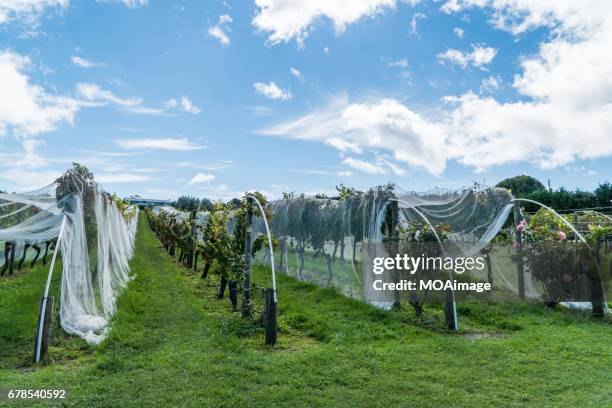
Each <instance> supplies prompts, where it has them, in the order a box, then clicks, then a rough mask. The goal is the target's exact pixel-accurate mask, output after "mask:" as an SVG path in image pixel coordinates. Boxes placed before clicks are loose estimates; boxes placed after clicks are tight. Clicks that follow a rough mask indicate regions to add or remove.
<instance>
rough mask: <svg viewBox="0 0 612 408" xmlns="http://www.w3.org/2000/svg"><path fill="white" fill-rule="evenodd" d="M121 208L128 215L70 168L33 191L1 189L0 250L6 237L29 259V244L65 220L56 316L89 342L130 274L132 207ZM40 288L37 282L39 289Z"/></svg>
mask: <svg viewBox="0 0 612 408" xmlns="http://www.w3.org/2000/svg"><path fill="white" fill-rule="evenodd" d="M126 213H129V214H130V216H129V217H127V219H126V217H124V216H123V215H122V214H121V212H120V210H119V208H118V207H117V205H116V203H115V202H114V201H113V199H112V198H111V196H110V195H109V194H108V193H106V192H104V191H103V190H102V189H101V187H100V186H99V185H98V184H96V183H95V182H94V181H93V180H92V179H83V177H81V176H80V175H79V174H78V173H76V172H74V171H68V172H67V173H65V174H64V175H63V176H62V177H60V178H59V179H58V180H56V182H55V183H53V184H51V185H49V186H47V187H45V188H42V189H39V190H36V191H33V192H28V193H12V194H4V193H3V194H0V250H3V248H5V245H4V244H5V242H10V243H13V244H14V245H15V248H16V250H15V252H17V256H22V257H23V258H24V259H25V258H28V259H29V258H30V257H31V256H32V255H29V254H28V253H27V247H28V244H29V245H37V246H38V245H41V244H43V243H46V244H47V246H49V242H50V241H54V242H56V240H57V239H58V235H59V233H60V229H61V225H62V222H64V223H65V226H64V229H63V235H62V237H61V238H60V249H61V260H62V276H61V285H60V322H61V325H62V327H63V329H64V330H65V331H66V332H67V333H70V334H74V335H78V336H80V337H82V338H83V339H85V340H86V341H87V342H88V343H90V344H98V343H100V342H101V341H102V340H104V338H105V337H106V335H107V333H108V326H109V321H110V318H111V317H112V315H113V314H114V312H115V304H116V299H117V296H118V294H119V293H120V292H121V290H122V289H123V288H125V287H126V286H127V283H128V281H129V279H130V275H129V260H130V258H131V257H132V255H133V251H134V238H135V234H136V223H137V209H135V208H134V209H128V211H127V212H126ZM24 248H25V249H26V252H24ZM22 252H23V254H22ZM3 255H6V254H3ZM1 258H2V259H5V258H6V256H2V257H1ZM43 290H44V282H41V295H42V292H43Z"/></svg>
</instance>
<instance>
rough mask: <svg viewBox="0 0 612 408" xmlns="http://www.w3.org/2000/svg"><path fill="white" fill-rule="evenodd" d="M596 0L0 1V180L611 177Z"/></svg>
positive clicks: (313, 184) (146, 184)
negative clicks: (74, 173)
mask: <svg viewBox="0 0 612 408" xmlns="http://www.w3.org/2000/svg"><path fill="white" fill-rule="evenodd" d="M611 49H612V7H610V3H609V2H607V1H601V0H584V1H580V2H577V1H572V0H539V1H537V2H536V1H530V0H489V1H487V0H450V1H447V0H444V1H435V0H431V1H426V0H421V1H418V0H412V1H407V0H333V1H332V0H254V1H250V0H249V1H247V0H241V1H237V0H226V1H206V2H203V1H199V0H193V1H176V2H170V1H153V0H151V1H147V0H114V1H113V0H98V1H93V0H87V1H85V0H83V1H79V0H0V189H6V190H9V191H24V190H31V189H34V188H36V187H39V186H43V185H45V184H47V183H49V182H50V181H52V180H53V179H54V177H56V176H57V175H58V174H60V173H61V172H62V171H63V170H65V169H66V168H68V167H69V166H70V162H72V161H79V162H81V163H83V164H85V165H87V166H88V167H90V168H91V169H92V170H93V171H94V173H95V174H96V176H97V178H98V180H99V181H100V182H102V184H103V185H104V186H105V188H106V189H107V190H109V191H115V192H117V193H119V194H121V195H129V194H140V195H144V196H152V197H160V198H169V197H176V196H178V195H180V194H183V193H188V194H191V195H196V196H208V197H213V198H228V197H231V196H235V195H238V194H240V192H242V191H244V190H246V189H254V188H257V189H259V190H261V191H264V192H266V193H268V194H270V195H279V194H280V193H281V192H282V191H298V192H306V193H317V192H328V191H331V190H333V189H334V186H335V185H337V184H339V183H341V182H342V183H344V184H347V185H351V186H356V187H358V188H362V189H363V188H367V187H369V186H372V185H375V184H380V183H382V182H386V181H393V182H395V183H397V184H398V185H400V186H402V187H404V188H406V189H410V190H426V189H430V188H432V187H436V186H440V187H450V188H455V187H461V186H464V185H468V184H471V183H472V182H474V181H478V182H486V183H487V184H492V183H496V182H497V181H499V180H500V179H502V178H504V177H507V176H513V175H517V174H522V173H527V174H531V175H534V176H536V177H538V178H540V179H541V180H542V181H543V182H546V180H548V179H550V180H551V182H552V185H553V187H558V186H560V185H565V186H566V187H569V188H577V187H578V188H583V189H592V188H593V187H595V186H596V185H597V184H598V183H599V182H602V181H606V180H610V179H612V177H611V174H612V53H611V52H610V50H611Z"/></svg>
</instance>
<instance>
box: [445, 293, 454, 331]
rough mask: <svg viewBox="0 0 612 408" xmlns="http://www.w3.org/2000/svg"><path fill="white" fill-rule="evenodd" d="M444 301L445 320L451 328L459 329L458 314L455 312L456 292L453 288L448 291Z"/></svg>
mask: <svg viewBox="0 0 612 408" xmlns="http://www.w3.org/2000/svg"><path fill="white" fill-rule="evenodd" d="M445 295H446V300H445V302H444V320H445V321H446V327H448V329H449V330H457V316H456V313H455V294H454V292H453V291H452V290H447V291H446V294H445Z"/></svg>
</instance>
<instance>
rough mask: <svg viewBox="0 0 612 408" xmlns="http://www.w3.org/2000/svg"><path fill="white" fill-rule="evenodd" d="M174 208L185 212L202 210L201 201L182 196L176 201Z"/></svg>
mask: <svg viewBox="0 0 612 408" xmlns="http://www.w3.org/2000/svg"><path fill="white" fill-rule="evenodd" d="M174 207H175V208H177V209H179V210H183V211H189V212H191V211H197V210H199V209H200V200H198V199H197V198H195V197H190V196H181V197H179V198H178V200H176V203H175V204H174Z"/></svg>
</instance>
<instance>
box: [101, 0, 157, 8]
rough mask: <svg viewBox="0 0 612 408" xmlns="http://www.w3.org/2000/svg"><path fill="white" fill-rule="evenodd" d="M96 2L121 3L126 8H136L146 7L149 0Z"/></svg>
mask: <svg viewBox="0 0 612 408" xmlns="http://www.w3.org/2000/svg"><path fill="white" fill-rule="evenodd" d="M96 1H97V2H103V3H121V4H123V5H124V6H125V7H127V8H131V9H133V8H137V7H142V6H146V5H147V4H148V3H149V0H96Z"/></svg>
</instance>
